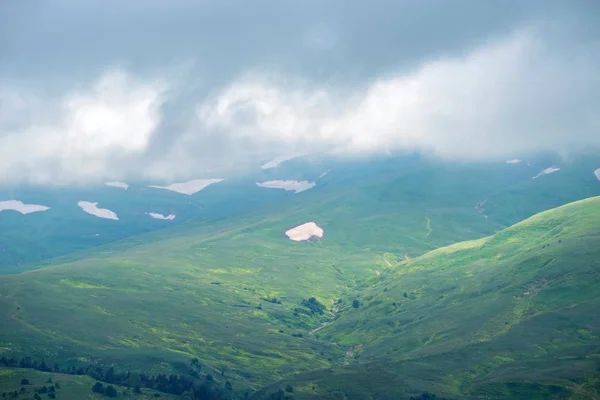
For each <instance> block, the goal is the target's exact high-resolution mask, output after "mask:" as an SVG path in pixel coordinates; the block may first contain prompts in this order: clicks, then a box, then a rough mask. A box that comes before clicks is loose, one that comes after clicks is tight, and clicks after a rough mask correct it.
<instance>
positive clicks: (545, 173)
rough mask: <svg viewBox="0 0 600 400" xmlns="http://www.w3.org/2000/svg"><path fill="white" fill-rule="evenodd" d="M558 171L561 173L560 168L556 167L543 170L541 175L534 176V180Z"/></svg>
mask: <svg viewBox="0 0 600 400" xmlns="http://www.w3.org/2000/svg"><path fill="white" fill-rule="evenodd" d="M556 171H560V168H555V167H550V168H546V169H543V170H541V171H540V173H539V174H537V175H536V176H534V177H533V178H532V179H537V178H539V177H540V176H542V175H547V174H552V173H554V172H556Z"/></svg>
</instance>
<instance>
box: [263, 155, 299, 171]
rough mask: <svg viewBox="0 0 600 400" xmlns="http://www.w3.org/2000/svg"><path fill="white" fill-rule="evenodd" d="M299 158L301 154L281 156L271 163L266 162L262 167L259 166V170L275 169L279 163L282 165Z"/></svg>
mask: <svg viewBox="0 0 600 400" xmlns="http://www.w3.org/2000/svg"><path fill="white" fill-rule="evenodd" d="M300 156H302V154H286V155H283V156H279V157H275V158H274V159H272V160H271V161H268V162H266V163H264V164H263V165H261V168H262V169H271V168H275V167H277V166H278V165H279V164H281V163H283V162H285V161H289V160H292V159H294V158H296V157H300Z"/></svg>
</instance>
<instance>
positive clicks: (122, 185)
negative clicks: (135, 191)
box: [104, 182, 129, 190]
mask: <svg viewBox="0 0 600 400" xmlns="http://www.w3.org/2000/svg"><path fill="white" fill-rule="evenodd" d="M104 184H105V185H106V186H112V187H118V188H122V189H125V190H127V189H129V185H128V184H126V183H125V182H105V183H104Z"/></svg>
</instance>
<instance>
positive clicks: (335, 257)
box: [0, 192, 600, 399]
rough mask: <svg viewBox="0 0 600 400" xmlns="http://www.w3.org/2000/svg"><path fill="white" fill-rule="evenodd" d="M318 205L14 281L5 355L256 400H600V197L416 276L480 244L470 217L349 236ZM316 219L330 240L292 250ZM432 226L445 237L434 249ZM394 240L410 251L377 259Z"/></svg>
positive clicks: (384, 226)
mask: <svg viewBox="0 0 600 400" xmlns="http://www.w3.org/2000/svg"><path fill="white" fill-rule="evenodd" d="M350 194H352V192H351V193H346V194H345V195H350ZM358 195H359V193H358V192H356V193H355V194H352V196H358ZM352 196H350V197H347V198H346V203H345V204H348V203H347V202H348V201H349V199H353V198H354V199H357V197H352ZM407 201H408V200H407ZM320 204H321V206H322V209H317V208H315V207H312V208H311V207H306V208H304V209H299V210H297V211H296V213H291V214H281V215H277V214H274V215H271V216H270V217H269V218H262V219H259V218H258V217H257V216H249V217H247V218H246V219H242V220H239V221H238V222H237V223H232V222H228V223H218V224H216V225H213V226H183V227H181V228H177V229H173V230H170V231H169V232H170V235H166V234H162V233H160V232H159V233H153V234H150V235H149V236H148V237H145V238H133V239H131V240H128V241H124V242H121V243H118V244H116V245H113V246H109V247H105V248H101V249H100V250H99V251H96V252H91V253H89V254H88V255H87V256H86V257H85V258H84V259H75V260H71V261H67V260H65V261H64V262H63V263H62V264H56V265H51V266H48V267H46V268H43V269H40V270H35V271H29V272H24V273H21V274H17V275H10V276H2V277H0V313H1V314H0V319H1V320H2V321H3V326H2V329H1V330H0V352H3V353H6V354H25V355H29V356H32V357H37V358H41V357H45V358H46V359H48V360H51V361H52V362H58V363H60V364H64V363H74V362H77V360H80V357H82V356H84V357H85V359H86V360H88V362H93V363H101V364H103V365H115V366H117V367H118V368H120V369H124V370H127V369H132V370H143V371H147V372H149V373H158V372H167V373H170V372H175V373H185V372H187V370H186V368H187V367H186V365H188V363H189V360H190V359H191V358H194V357H197V358H198V359H200V362H201V364H202V365H203V368H204V369H203V370H204V371H206V372H207V373H211V374H213V375H215V376H217V377H219V379H221V380H223V381H224V380H227V381H229V382H231V383H232V385H233V390H234V392H235V393H240V394H242V393H245V392H247V391H254V390H259V391H258V392H257V394H256V396H257V397H258V398H260V396H262V395H263V394H265V393H271V392H272V391H275V390H277V389H278V388H279V387H280V386H281V385H283V387H285V386H286V385H287V384H291V385H292V386H294V387H295V391H294V397H296V398H300V399H301V398H310V397H315V398H328V397H329V398H343V395H344V393H345V394H346V395H348V397H349V398H364V396H366V395H367V394H369V395H373V396H374V398H382V399H385V398H394V399H395V398H398V395H401V394H402V393H404V394H406V395H407V396H408V395H413V394H416V393H417V392H421V391H425V390H428V391H431V392H434V393H438V394H439V395H445V396H447V397H452V398H461V397H462V396H464V395H465V394H468V393H474V394H477V395H478V396H505V397H506V396H509V395H510V394H511V393H512V392H511V390H512V391H515V393H524V392H523V391H527V390H530V391H533V392H534V393H535V394H536V396H537V395H540V393H546V392H547V393H550V394H552V393H553V391H558V392H559V393H575V394H577V393H578V394H582V395H589V394H590V393H593V390H595V389H594V388H595V386H594V385H597V383H596V380H595V379H596V377H597V376H598V374H597V371H596V368H598V360H599V358H595V357H596V356H594V355H597V354H600V351H598V347H597V346H598V345H600V342H598V341H597V338H598V336H599V333H598V328H599V326H600V325H599V323H600V320H597V315H596V314H597V313H596V314H595V312H594V310H595V309H597V306H598V305H599V304H597V303H598V301H599V299H600V289H598V288H599V287H600V286H599V285H598V269H599V265H598V260H599V259H600V257H599V256H600V253H599V252H600V246H598V243H600V225H599V222H600V198H593V199H589V200H585V201H581V202H577V203H574V204H570V205H568V206H565V207H561V208H558V209H555V210H551V211H548V212H545V213H542V214H539V215H537V216H535V217H533V218H530V219H528V220H526V221H524V222H522V223H519V224H517V225H515V226H513V227H511V228H509V229H507V230H504V231H501V232H499V233H497V234H496V235H494V236H491V237H488V238H485V239H480V240H475V241H471V242H463V243H458V244H456V245H452V246H450V247H445V248H441V249H438V250H435V251H432V252H430V253H427V254H425V255H423V256H422V257H418V258H412V259H410V260H407V261H401V260H403V259H404V256H405V254H406V253H407V252H410V251H414V252H420V253H423V252H424V251H425V250H427V248H428V247H429V246H432V247H437V246H439V245H441V244H444V243H448V242H451V241H452V237H453V236H454V237H458V238H469V237H471V238H472V237H474V236H475V237H476V235H477V234H478V233H477V231H473V230H472V228H469V227H468V224H467V227H464V225H463V224H464V221H465V218H461V217H460V213H457V211H458V210H460V207H455V208H450V209H447V210H438V212H439V213H440V215H441V216H445V217H446V218H445V219H443V218H438V219H434V218H432V217H431V216H432V215H435V214H434V213H433V211H435V209H434V208H427V205H422V207H423V210H424V211H426V212H427V213H426V214H425V213H424V214H423V215H421V213H416V212H415V213H414V214H411V213H410V212H409V211H408V210H406V211H404V210H399V211H397V212H396V213H395V214H386V213H390V212H391V210H381V211H382V213H381V216H380V217H378V218H373V219H372V220H369V217H368V215H367V213H366V212H365V213H364V214H362V215H360V214H359V217H360V218H359V219H357V220H355V221H354V222H355V224H352V223H351V222H352V221H351V220H346V221H345V222H344V220H340V219H339V218H337V217H339V215H341V214H340V213H341V212H342V211H341V210H334V211H330V212H329V213H327V207H325V204H326V203H320ZM330 210H332V208H331V207H330ZM464 210H465V211H464V212H465V215H473V218H479V219H478V221H487V219H484V218H481V216H480V215H478V213H477V211H476V210H474V209H473V208H470V211H469V210H468V209H467V208H466V207H465V208H464ZM469 213H471V214H469ZM308 215H311V216H313V217H315V218H314V220H316V221H318V222H319V223H321V224H322V225H323V226H324V228H325V231H326V233H325V238H324V239H323V240H322V241H319V242H312V243H296V242H291V241H289V240H287V239H286V238H285V237H284V236H283V232H284V231H285V230H286V229H288V228H289V227H291V226H294V225H296V224H299V223H302V222H306V220H307V216H308ZM401 215H403V216H404V217H403V218H399V216H401ZM453 215H454V216H455V218H456V219H455V220H453V219H452V216H453ZM426 217H428V218H429V219H430V220H431V222H432V223H433V224H434V223H435V222H434V221H446V222H445V223H446V224H447V225H446V226H447V227H446V228H441V227H440V226H439V225H432V229H433V230H434V232H435V229H438V232H437V233H436V234H435V235H434V233H429V231H428V229H427V226H428V225H427V218H426ZM328 218H330V220H328ZM469 218H470V217H469ZM329 221H331V223H329ZM383 221H385V223H383ZM398 221H402V222H403V223H399V222H398ZM444 231H446V232H450V233H449V234H448V235H444V234H443V232H444ZM165 232H166V231H165ZM428 233H429V234H428ZM393 235H395V238H396V241H397V242H398V244H397V246H395V247H392V246H391V245H386V246H384V245H382V244H381V243H390V242H391V241H393V239H394V236H393ZM390 236H392V237H390ZM411 237H412V238H419V239H413V241H410V238H411ZM384 249H387V251H383V250H384ZM411 249H412V250H411ZM412 254H413V253H409V254H408V257H411V256H412ZM417 254H419V253H417ZM404 293H406V297H405V296H404ZM310 298H314V300H309V299H310ZM355 299H357V300H358V301H359V302H360V307H359V308H355V307H353V306H352V302H353V300H355ZM340 300H341V302H340ZM319 304H320V305H321V306H319ZM326 323H327V324H326ZM318 328H320V329H318ZM548 360H553V362H552V363H548ZM557 360H559V361H557ZM532 371H533V372H532ZM290 377H292V378H290ZM286 379H291V381H286ZM567 379H568V380H567ZM277 380H280V382H279V383H277V384H275V385H273V384H272V382H274V381H277ZM528 382H531V383H532V385H533V384H535V385H542V386H540V387H537V386H531V385H529V386H528V384H527V383H528ZM265 385H266V387H265V388H263V389H262V390H261V388H262V387H263V386H265ZM544 385H546V386H544ZM313 387H314V389H313ZM340 396H342V397H340ZM489 398H493V397H489ZM583 398H585V397H583Z"/></svg>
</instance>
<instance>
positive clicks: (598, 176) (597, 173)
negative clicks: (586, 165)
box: [594, 168, 600, 181]
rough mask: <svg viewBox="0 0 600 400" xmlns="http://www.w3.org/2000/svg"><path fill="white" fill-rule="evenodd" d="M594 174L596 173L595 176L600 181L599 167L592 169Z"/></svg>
mask: <svg viewBox="0 0 600 400" xmlns="http://www.w3.org/2000/svg"><path fill="white" fill-rule="evenodd" d="M594 175H596V178H598V180H599V181H600V168H598V169H597V170H595V171H594Z"/></svg>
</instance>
